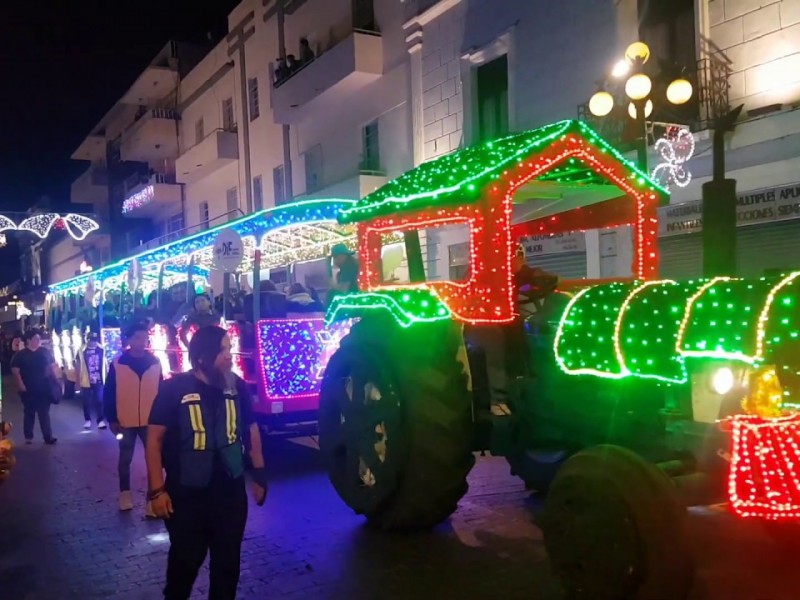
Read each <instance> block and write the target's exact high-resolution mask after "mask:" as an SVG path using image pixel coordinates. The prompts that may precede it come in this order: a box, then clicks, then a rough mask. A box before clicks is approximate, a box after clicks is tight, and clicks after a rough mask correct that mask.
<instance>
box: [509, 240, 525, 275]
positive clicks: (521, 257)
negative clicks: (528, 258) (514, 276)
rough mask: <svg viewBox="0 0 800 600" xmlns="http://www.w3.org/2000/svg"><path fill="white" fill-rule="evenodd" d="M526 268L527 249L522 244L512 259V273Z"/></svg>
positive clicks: (518, 246)
mask: <svg viewBox="0 0 800 600" xmlns="http://www.w3.org/2000/svg"><path fill="white" fill-rule="evenodd" d="M524 266H525V247H524V246H523V245H522V244H519V245H517V247H516V249H515V251H514V257H513V258H512V259H511V272H512V273H517V272H518V271H519V270H520V269H521V268H522V267H524Z"/></svg>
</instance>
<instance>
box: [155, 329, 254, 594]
mask: <svg viewBox="0 0 800 600" xmlns="http://www.w3.org/2000/svg"><path fill="white" fill-rule="evenodd" d="M189 359H190V361H191V364H192V370H191V371H190V372H188V373H180V374H178V375H175V376H174V377H172V378H171V379H169V380H168V381H166V382H165V383H164V385H163V386H162V388H161V390H160V391H159V393H158V397H157V398H156V401H155V404H154V405H153V410H152V411H151V413H150V425H149V428H148V430H147V475H148V483H149V491H148V498H149V500H150V502H151V503H152V507H153V511H154V513H155V514H156V516H158V517H160V518H162V519H164V520H165V524H166V527H167V532H168V533H169V541H170V548H169V554H168V556H167V582H166V586H165V588H164V598H166V599H167V600H189V597H190V596H191V595H192V588H193V587H194V582H195V580H196V579H197V574H198V571H199V570H200V567H201V566H202V564H203V562H204V561H205V559H206V555H208V554H210V555H211V558H210V564H209V571H210V573H209V591H208V597H209V598H213V599H214V600H228V599H230V600H233V599H234V598H235V597H236V588H237V586H238V583H239V571H240V564H241V547H242V540H243V538H244V530H245V525H246V522H247V512H248V505H247V488H246V484H245V477H244V475H245V468H246V465H245V460H244V455H245V452H248V453H249V456H250V460H251V463H252V470H251V477H252V480H253V486H252V493H253V500H254V501H255V503H256V504H257V505H259V506H261V505H263V504H264V501H265V499H266V495H267V478H266V472H265V470H264V455H263V453H262V450H261V434H260V432H259V429H258V425H257V424H256V421H255V415H254V413H253V407H252V403H251V397H250V393H249V391H248V389H247V385H246V384H245V383H244V381H242V380H241V379H240V378H239V377H237V376H236V375H235V374H234V373H233V372H232V367H233V359H232V357H231V341H230V338H229V337H228V335H227V333H226V332H225V330H224V329H222V328H221V327H203V328H201V329H199V330H198V331H197V333H196V334H195V335H194V336H193V337H192V340H191V342H190V343H189ZM165 472H166V478H165V476H164V473H165Z"/></svg>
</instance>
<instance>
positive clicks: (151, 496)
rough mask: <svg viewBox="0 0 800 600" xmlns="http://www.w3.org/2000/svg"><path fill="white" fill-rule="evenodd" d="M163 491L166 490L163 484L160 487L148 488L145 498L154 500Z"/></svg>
mask: <svg viewBox="0 0 800 600" xmlns="http://www.w3.org/2000/svg"><path fill="white" fill-rule="evenodd" d="M165 491H166V490H165V488H164V486H163V485H162V486H161V487H160V488H156V489H154V490H150V491H149V492H147V499H148V500H155V499H156V498H158V497H159V496H160V495H161V494H163V493H164V492H165Z"/></svg>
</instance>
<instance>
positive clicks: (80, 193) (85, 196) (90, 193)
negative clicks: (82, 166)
mask: <svg viewBox="0 0 800 600" xmlns="http://www.w3.org/2000/svg"><path fill="white" fill-rule="evenodd" d="M69 197H70V201H71V202H72V203H73V204H91V205H92V206H95V205H97V204H99V203H102V202H105V201H106V200H107V199H108V173H107V172H106V170H105V169H104V168H102V167H99V166H96V165H91V166H90V167H89V168H88V169H86V170H85V171H84V172H83V173H82V174H81V175H80V177H78V178H77V179H76V180H75V181H73V182H72V185H71V186H70V194H69Z"/></svg>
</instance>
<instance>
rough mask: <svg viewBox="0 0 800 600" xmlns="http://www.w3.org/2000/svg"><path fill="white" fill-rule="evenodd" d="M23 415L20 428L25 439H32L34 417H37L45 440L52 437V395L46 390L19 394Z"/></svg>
mask: <svg viewBox="0 0 800 600" xmlns="http://www.w3.org/2000/svg"><path fill="white" fill-rule="evenodd" d="M20 398H21V399H22V407H23V410H24V417H23V420H22V429H23V432H24V434H25V439H26V440H32V439H33V425H34V423H35V422H36V417H39V427H40V428H41V430H42V437H43V438H44V440H45V441H49V440H51V439H52V438H53V430H52V428H51V427H50V405H51V404H52V400H53V399H52V397H51V396H50V394H49V393H48V392H23V393H21V394H20Z"/></svg>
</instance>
